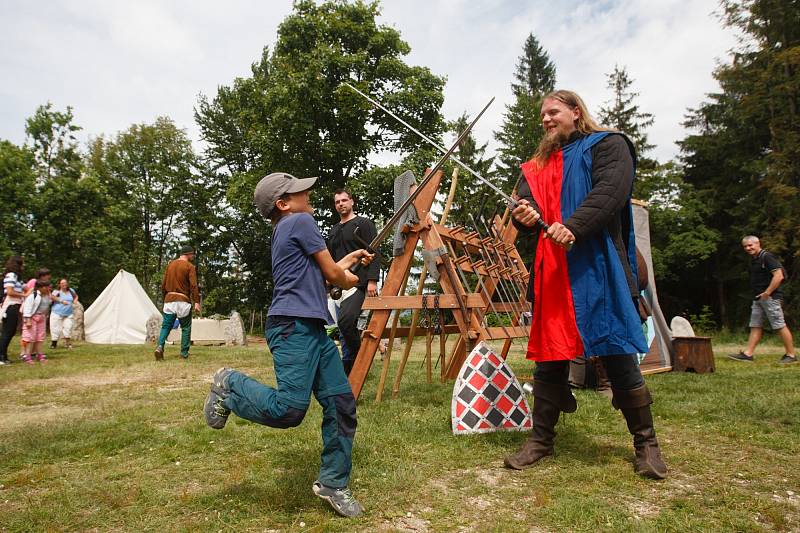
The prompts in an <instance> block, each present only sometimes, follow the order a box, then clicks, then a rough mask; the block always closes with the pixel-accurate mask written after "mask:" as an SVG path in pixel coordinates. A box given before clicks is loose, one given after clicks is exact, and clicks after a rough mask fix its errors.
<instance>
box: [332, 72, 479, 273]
mask: <svg viewBox="0 0 800 533" xmlns="http://www.w3.org/2000/svg"><path fill="white" fill-rule="evenodd" d="M344 85H347V86H348V87H350V88H351V89H353V90H355V91H358V89H355V87H353V86H352V85H349V84H347V83H345V84H344ZM358 92H359V93H361V91H358ZM361 94H364V93H361ZM492 102H494V97H492V99H491V100H489V102H488V103H487V104H486V105H485V106H484V107H483V109H481V112H480V113H478V116H476V117H475V119H474V120H473V121H472V122H470V123H469V125H468V126H467V127H466V129H465V130H464V131H462V132H461V135H459V136H458V139H456V142H454V143H453V146H451V147H450V148H449V149H448V150H443V151H444V155H442V157H441V158H440V159H439V161H437V162H436V164H435V165H434V166H433V168H432V169H430V170H429V171H428V172H427V173H426V174H425V176H424V177H423V178H422V181H420V182H419V185H417V188H416V189H414V192H412V193H411V194H410V195H409V196H408V198H406V201H405V202H403V204H402V205H401V206H400V207H399V209H398V210H397V211H396V212H395V214H394V215H393V216H392V218H390V219H389V220H388V221H387V222H386V223H385V224H384V225H383V229H382V230H381V231H380V232H379V233H378V235H376V236H375V238H374V239H372V242H370V243H369V247H368V248H367V251H368V252H370V253H373V252H374V251H375V249H376V247H377V246H378V245H379V244H380V243H381V241H382V240H383V239H385V238H386V236H387V235H388V234H389V232H390V231H392V229H394V225H395V224H396V223H397V221H398V220H400V217H402V216H403V213H404V212H405V210H406V209H408V207H409V206H410V205H411V204H412V203H414V200H415V199H416V198H417V196H419V194H420V193H421V192H422V190H423V189H424V188H425V185H427V184H428V182H429V181H430V180H431V179H432V178H433V175H434V174H436V172H437V171H438V170H439V169H440V168H442V166H443V165H444V164H445V162H446V161H447V160H448V159H449V158H450V157H451V156H452V155H453V152H455V151H456V148H458V147H459V146H460V145H461V143H462V142H464V139H466V138H467V136H468V135H469V132H470V131H472V127H473V126H475V123H476V122H478V120H479V119H480V118H481V117H482V116H483V114H484V113H485V112H486V110H487V109H489V106H490V105H492ZM426 138H427V137H426ZM437 148H438V145H437ZM360 265H361V262H358V263H356V264H355V265H353V266H352V267H350V272H353V273H355V272H357V271H358V269H359V267H360Z"/></svg>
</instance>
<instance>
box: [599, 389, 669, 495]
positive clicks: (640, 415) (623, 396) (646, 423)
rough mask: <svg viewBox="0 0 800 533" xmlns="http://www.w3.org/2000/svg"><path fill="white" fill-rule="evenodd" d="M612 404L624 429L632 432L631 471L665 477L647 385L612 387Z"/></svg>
mask: <svg viewBox="0 0 800 533" xmlns="http://www.w3.org/2000/svg"><path fill="white" fill-rule="evenodd" d="M613 391H614V399H613V400H612V404H613V405H614V407H616V408H617V409H619V410H621V411H622V414H623V416H625V422H627V423H628V431H630V432H631V435H633V448H634V450H635V452H636V456H635V459H634V462H633V464H634V471H635V472H636V473H637V474H639V475H640V476H643V477H647V478H650V479H664V478H666V477H667V465H666V464H664V460H663V459H662V458H661V450H660V449H659V447H658V440H656V430H655V428H654V427H653V415H652V413H651V412H650V404H652V403H653V398H652V397H651V396H650V391H649V390H647V385H642V386H641V387H638V388H636V389H633V390H618V389H613Z"/></svg>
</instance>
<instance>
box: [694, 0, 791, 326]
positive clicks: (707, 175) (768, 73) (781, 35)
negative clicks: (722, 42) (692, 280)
mask: <svg viewBox="0 0 800 533" xmlns="http://www.w3.org/2000/svg"><path fill="white" fill-rule="evenodd" d="M721 6H722V11H721V13H722V20H723V23H724V24H726V25H727V26H730V27H734V28H737V29H738V30H740V31H741V32H742V35H743V38H742V41H741V44H740V46H739V47H738V49H737V50H735V51H734V54H733V61H732V62H731V63H729V64H723V65H721V66H720V67H718V68H717V69H716V71H715V72H714V77H715V78H716V79H717V80H718V81H719V83H720V87H721V91H720V92H719V93H714V94H711V95H709V100H708V101H706V102H704V103H702V104H701V105H700V106H699V107H698V108H697V109H693V110H691V111H690V114H689V116H688V119H687V122H686V125H687V126H689V127H691V128H693V131H694V132H695V133H694V134H693V135H690V136H688V137H687V138H686V139H684V141H683V142H682V143H681V148H682V153H683V158H684V161H685V165H686V181H687V182H689V183H691V184H692V185H693V186H694V187H695V189H696V190H697V194H698V198H699V200H700V201H701V202H703V203H704V205H705V206H706V207H707V208H708V212H709V214H708V216H707V217H705V223H706V225H708V226H709V227H711V228H713V229H715V230H717V231H719V232H720V234H721V236H722V238H721V239H720V241H719V243H718V246H717V248H716V249H715V250H714V254H713V256H712V258H711V262H710V265H709V270H708V273H707V282H708V284H709V286H711V287H714V290H715V293H716V294H715V298H714V299H713V300H714V303H715V306H714V311H715V312H716V313H718V315H719V316H720V317H721V320H722V323H723V324H726V325H730V324H732V323H736V324H740V323H742V322H743V321H744V320H745V315H746V314H747V308H748V305H749V302H748V300H749V298H747V294H749V289H748V287H747V281H746V279H747V278H746V258H745V256H744V255H743V254H742V252H741V245H740V240H741V237H742V236H743V235H745V234H755V235H759V236H760V237H761V240H762V245H763V246H764V247H765V248H768V249H769V250H770V251H772V252H775V253H776V254H777V255H779V256H781V257H782V258H783V260H784V261H785V263H786V266H787V267H788V270H789V273H790V282H789V283H788V284H787V285H786V286H785V288H786V291H785V296H786V304H787V305H786V308H787V316H788V317H789V318H790V321H791V318H792V317H793V316H794V317H796V316H797V312H798V310H799V308H800V305H799V304H800V302H798V293H799V292H800V291H798V289H797V283H796V282H797V280H798V279H800V241H799V240H798V239H800V237H799V235H800V216H799V215H798V210H797V206H798V205H800V198H799V197H798V187H800V121H799V120H798V118H800V117H798V105H799V104H800V101H799V100H798V99H799V98H800V76H798V72H800V71H799V70H798V67H800V9H798V3H797V2H796V1H789V0H744V1H738V2H733V1H727V0H726V1H723V2H722V3H721ZM740 296H741V297H740Z"/></svg>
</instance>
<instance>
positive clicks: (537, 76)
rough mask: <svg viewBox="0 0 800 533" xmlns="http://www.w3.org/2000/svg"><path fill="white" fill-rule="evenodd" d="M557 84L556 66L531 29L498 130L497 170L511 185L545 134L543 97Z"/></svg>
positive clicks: (507, 186) (507, 183) (508, 184)
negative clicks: (511, 95) (510, 100)
mask: <svg viewBox="0 0 800 533" xmlns="http://www.w3.org/2000/svg"><path fill="white" fill-rule="evenodd" d="M555 84H556V67H555V65H554V64H553V62H552V61H550V58H549V56H548V54H547V52H546V51H545V50H544V48H542V46H541V45H540V44H539V41H538V40H537V39H536V37H534V35H533V34H532V33H531V34H530V35H529V36H528V38H527V39H526V40H525V45H524V46H523V54H522V55H521V56H520V58H519V61H518V63H517V69H516V71H515V72H514V82H512V83H511V91H512V93H513V95H514V100H513V102H512V103H511V104H509V105H507V106H506V113H505V115H504V117H503V125H502V126H501V128H500V131H498V132H495V139H497V140H498V141H499V142H500V148H499V149H498V160H499V162H498V164H497V169H496V173H497V175H498V176H499V177H500V178H501V179H502V180H503V181H505V182H506V187H505V188H507V189H510V188H511V187H512V186H513V185H514V184H515V183H516V181H517V178H518V177H519V165H520V164H521V163H523V162H525V161H527V160H528V159H530V157H531V156H532V155H533V152H534V151H535V150H536V146H537V145H538V144H539V141H540V140H541V139H542V136H543V135H544V130H543V129H542V126H541V120H540V119H539V110H540V108H541V106H542V97H543V96H544V95H545V94H547V93H549V92H551V91H552V90H553V89H554V88H555ZM498 185H501V186H502V184H498Z"/></svg>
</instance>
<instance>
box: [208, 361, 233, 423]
mask: <svg viewBox="0 0 800 533" xmlns="http://www.w3.org/2000/svg"><path fill="white" fill-rule="evenodd" d="M231 372H232V370H231V369H230V368H224V367H223V368H220V369H219V370H217V371H216V373H215V374H214V377H213V378H211V390H210V391H209V392H208V396H206V402H205V404H203V414H204V415H205V417H206V424H208V425H209V427H211V428H213V429H222V428H224V427H225V423H226V422H227V421H228V415H229V414H231V410H230V409H228V408H227V407H225V404H224V403H223V402H224V401H225V398H227V397H228V394H230V391H231V390H230V389H229V388H228V377H229V376H230V375H231Z"/></svg>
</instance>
